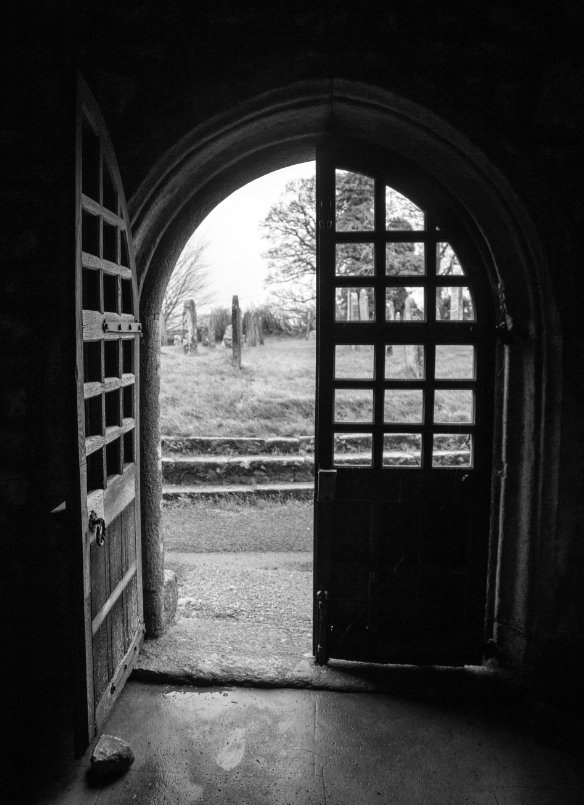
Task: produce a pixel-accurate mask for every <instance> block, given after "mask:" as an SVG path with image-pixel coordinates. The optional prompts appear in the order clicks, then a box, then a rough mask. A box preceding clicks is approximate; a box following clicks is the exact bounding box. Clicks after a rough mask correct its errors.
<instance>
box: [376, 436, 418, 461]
mask: <svg viewBox="0 0 584 805" xmlns="http://www.w3.org/2000/svg"><path fill="white" fill-rule="evenodd" d="M383 466H384V467H421V466H422V435H421V434H420V433H386V434H385V435H384V437H383Z"/></svg>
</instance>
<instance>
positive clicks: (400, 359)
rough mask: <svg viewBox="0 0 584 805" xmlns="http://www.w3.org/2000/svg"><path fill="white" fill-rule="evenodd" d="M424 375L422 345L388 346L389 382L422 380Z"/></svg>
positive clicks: (386, 367)
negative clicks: (412, 379)
mask: <svg viewBox="0 0 584 805" xmlns="http://www.w3.org/2000/svg"><path fill="white" fill-rule="evenodd" d="M424 375H425V372H424V347H423V346H422V344H386V346H385V377H386V378H387V379H388V380H404V379H409V378H414V379H420V380H422V379H423V378H424Z"/></svg>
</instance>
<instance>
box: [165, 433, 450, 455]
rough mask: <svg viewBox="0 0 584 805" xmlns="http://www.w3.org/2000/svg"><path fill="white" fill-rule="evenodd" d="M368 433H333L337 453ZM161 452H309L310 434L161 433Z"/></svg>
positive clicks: (411, 445)
mask: <svg viewBox="0 0 584 805" xmlns="http://www.w3.org/2000/svg"><path fill="white" fill-rule="evenodd" d="M369 440H370V437H369V436H368V435H366V434H358V433H338V434H337V435H336V437H335V450H336V452H337V453H355V452H360V451H363V450H364V449H366V448H367V446H368V444H369ZM451 440H452V436H441V437H439V440H438V441H439V443H441V447H443V448H445V449H448V448H449V447H450V448H452V446H451V445H450V442H451ZM417 445H418V437H417V436H416V435H412V434H408V433H401V434H400V433H394V434H387V436H386V440H385V447H386V449H389V450H405V451H407V450H415V449H416V447H417ZM161 447H162V454H163V456H167V457H168V458H180V457H181V456H271V455H276V456H278V455H280V456H282V455H298V454H299V455H312V454H313V453H314V437H313V436H300V437H298V438H296V437H294V438H293V437H271V438H268V439H261V438H259V437H255V436H245V437H237V438H234V437H224V436H163V437H162V440H161Z"/></svg>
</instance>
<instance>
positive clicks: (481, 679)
mask: <svg viewBox="0 0 584 805" xmlns="http://www.w3.org/2000/svg"><path fill="white" fill-rule="evenodd" d="M197 626H198V624H197V623H196V622H193V621H188V620H182V621H180V622H179V623H178V624H176V625H174V626H172V627H171V628H170V629H169V631H168V632H167V633H166V634H165V635H164V636H162V637H161V638H158V639H156V640H147V641H146V642H145V643H144V646H143V648H142V652H141V655H140V657H139V659H138V663H137V665H136V667H135V669H134V671H133V673H132V679H135V680H141V681H144V682H155V683H158V684H171V685H189V686H196V687H217V686H221V687H232V686H235V687H257V688H297V689H312V690H330V691H339V692H347V693H351V692H354V693H394V694H396V695H415V696H422V697H424V698H425V697H429V698H434V697H438V698H444V697H449V696H452V697H453V698H456V699H459V698H471V699H473V698H475V697H476V696H480V697H483V696H484V695H485V694H495V695H497V692H498V695H501V688H502V686H503V687H505V688H506V687H507V685H508V680H506V679H505V678H504V677H503V676H502V675H501V674H500V673H499V672H498V671H496V670H494V669H491V668H489V667H483V666H462V667H447V666H414V665H381V664H375V663H363V662H349V661H345V660H336V659H331V660H329V662H328V664H327V665H316V664H315V661H314V657H313V656H312V655H311V654H310V652H306V654H305V655H304V656H298V655H295V654H293V653H290V654H287V653H286V652H285V651H283V650H280V651H278V652H274V653H272V655H271V656H268V654H267V651H268V644H269V642H270V638H277V637H278V631H277V630H276V629H273V628H270V627H267V628H266V627H265V626H264V627H262V629H261V636H262V640H263V641H265V645H266V654H265V655H264V656H259V655H258V654H254V653H253V651H248V652H246V653H245V654H243V653H242V654H239V655H235V654H230V653H229V652H228V651H226V652H225V653H219V652H217V651H216V650H215V651H206V650H205V636H204V634H203V633H202V631H201V629H200V628H197ZM231 630H237V631H238V632H239V639H240V640H241V641H246V640H248V641H249V644H250V646H253V644H254V637H257V636H256V635H254V634H252V632H253V630H251V629H250V628H249V627H246V628H245V629H241V625H239V626H237V625H233V626H231V625H230V626H228V627H226V626H225V625H223V624H222V625H221V626H219V627H218V629H217V632H216V634H215V639H218V640H224V641H225V645H226V646H227V645H229V640H230V639H232V638H233V637H234V635H233V632H232V631H231ZM230 631H231V634H230ZM272 631H273V634H271V632H272Z"/></svg>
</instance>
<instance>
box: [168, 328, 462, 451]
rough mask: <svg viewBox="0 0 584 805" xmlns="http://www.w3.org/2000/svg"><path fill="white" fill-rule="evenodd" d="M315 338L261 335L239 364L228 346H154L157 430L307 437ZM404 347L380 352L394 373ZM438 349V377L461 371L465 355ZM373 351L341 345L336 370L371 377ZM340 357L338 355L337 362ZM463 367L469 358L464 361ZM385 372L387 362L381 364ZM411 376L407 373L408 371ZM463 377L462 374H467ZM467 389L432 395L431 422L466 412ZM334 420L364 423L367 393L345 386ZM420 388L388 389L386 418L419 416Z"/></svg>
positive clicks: (172, 433) (368, 402)
mask: <svg viewBox="0 0 584 805" xmlns="http://www.w3.org/2000/svg"><path fill="white" fill-rule="evenodd" d="M315 347H316V344H315V341H314V340H308V341H307V340H306V339H304V338H293V337H281V338H279V337H267V338H266V343H265V346H257V347H248V346H247V345H244V347H243V352H242V367H241V370H239V369H237V368H234V367H233V366H232V363H231V350H226V349H225V348H224V347H223V345H222V344H220V343H218V344H217V348H216V349H208V348H206V347H203V346H201V345H200V344H199V348H198V353H197V355H192V354H191V355H185V354H184V353H183V351H182V347H162V350H161V391H160V408H161V430H162V434H163V435H168V436H259V437H270V436H312V435H313V434H314V395H315V368H316V349H315ZM403 349H404V348H403V347H395V348H394V350H393V353H394V354H393V356H388V357H387V359H386V360H387V363H386V367H388V368H389V367H391V374H392V376H394V377H399V376H403V377H406V376H407V375H406V374H400V373H401V372H403V371H405V368H404V367H405V364H404V360H403V358H402V355H403ZM447 350H450V351H449V352H447V354H446V355H445V356H444V360H443V365H442V372H441V376H442V377H461V376H463V375H462V374H461V370H463V369H464V366H463V365H464V364H465V361H464V360H461V356H460V355H459V354H456V352H455V350H456V348H447ZM372 355H373V353H372V351H371V350H369V349H368V348H361V349H359V350H349V349H346V351H345V353H344V354H343V355H342V356H338V361H337V372H339V367H340V366H342V367H343V369H342V374H339V376H345V377H350V376H352V377H361V378H368V377H371V371H372ZM341 358H342V361H341ZM466 364H467V366H468V362H466ZM386 371H388V369H386ZM409 376H410V377H411V376H412V375H411V374H410V375H409ZM466 376H468V375H466ZM471 395H472V393H471V392H468V391H462V390H456V391H454V390H453V391H447V392H442V393H441V396H440V398H439V399H438V395H437V407H438V409H439V416H438V415H436V421H441V422H468V421H470V420H471V419H472V398H471ZM336 403H337V405H336V418H337V421H339V422H368V421H369V422H370V421H371V417H372V397H371V394H370V393H368V392H365V393H363V392H362V391H346V392H344V393H343V394H341V395H339V396H338V398H337V401H336ZM420 417H421V392H415V391H414V392H413V393H412V392H408V391H405V392H404V391H402V392H401V393H399V394H396V393H395V392H393V393H391V394H388V395H387V397H386V400H385V419H386V421H387V422H398V421H399V422H412V423H415V422H420Z"/></svg>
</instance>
